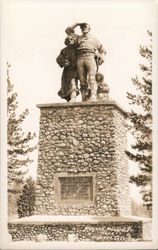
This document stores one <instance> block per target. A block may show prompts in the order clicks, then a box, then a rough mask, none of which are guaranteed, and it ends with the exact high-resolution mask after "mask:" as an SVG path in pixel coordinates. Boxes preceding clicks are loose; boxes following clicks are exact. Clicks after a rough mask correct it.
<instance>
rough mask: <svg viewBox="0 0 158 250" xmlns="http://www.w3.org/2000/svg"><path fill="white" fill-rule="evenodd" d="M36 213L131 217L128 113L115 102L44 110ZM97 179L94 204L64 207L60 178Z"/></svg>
mask: <svg viewBox="0 0 158 250" xmlns="http://www.w3.org/2000/svg"><path fill="white" fill-rule="evenodd" d="M39 106H40V110H41V116H40V136H39V158H38V175H37V191H36V207H35V214H48V215H129V214H130V200H129V182H128V165H127V159H126V155H125V149H126V127H125V113H124V112H123V111H122V110H121V109H120V108H119V107H118V106H117V105H116V104H115V103H114V102H112V101H111V102H110V101H109V102H107V103H94V104H93V103H75V104H70V103H65V104H52V105H39ZM60 173H65V174H67V175H70V176H71V175H72V176H79V175H81V174H82V175H84V174H88V173H92V174H95V176H96V177H95V178H96V179H95V180H96V184H95V186H94V188H95V197H94V202H93V203H89V204H88V203H87V204H86V203H84V202H81V203H80V204H60V203H59V202H58V197H57V196H56V192H55V189H56V186H55V175H56V174H60Z"/></svg>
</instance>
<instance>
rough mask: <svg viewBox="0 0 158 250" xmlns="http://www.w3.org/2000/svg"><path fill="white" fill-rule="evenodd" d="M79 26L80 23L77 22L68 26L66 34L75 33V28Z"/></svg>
mask: <svg viewBox="0 0 158 250" xmlns="http://www.w3.org/2000/svg"><path fill="white" fill-rule="evenodd" d="M77 26H80V23H75V24H73V25H71V26H69V27H67V28H66V30H65V32H66V34H67V35H71V34H72V33H75V28H76V27H77Z"/></svg>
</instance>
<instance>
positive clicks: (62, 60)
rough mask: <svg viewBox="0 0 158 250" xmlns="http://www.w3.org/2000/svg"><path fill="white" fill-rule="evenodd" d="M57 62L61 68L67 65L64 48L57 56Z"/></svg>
mask: <svg viewBox="0 0 158 250" xmlns="http://www.w3.org/2000/svg"><path fill="white" fill-rule="evenodd" d="M56 61H57V63H58V64H59V66H60V67H61V68H63V67H64V66H65V50H64V49H62V50H61V52H60V55H59V56H58V57H57V58H56Z"/></svg>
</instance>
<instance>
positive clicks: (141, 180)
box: [126, 31, 152, 215]
mask: <svg viewBox="0 0 158 250" xmlns="http://www.w3.org/2000/svg"><path fill="white" fill-rule="evenodd" d="M148 34H149V37H150V40H151V41H152V33H151V32H149V31H148ZM139 53H140V55H141V56H142V57H143V60H144V62H143V64H140V70H141V72H143V77H142V78H141V80H139V78H138V76H136V77H135V78H132V83H133V84H134V86H135V88H136V90H137V94H132V93H128V92H127V98H128V99H129V100H130V102H129V104H130V105H132V106H133V109H134V110H131V111H130V112H129V114H128V115H129V116H128V117H129V122H130V123H129V129H130V132H131V133H132V135H133V136H134V138H135V143H134V144H133V145H131V147H132V152H129V151H127V152H126V153H127V155H128V156H129V158H130V159H131V160H132V161H135V162H137V163H138V166H139V173H138V174H137V175H136V176H134V175H133V176H131V178H130V181H131V182H132V183H135V184H136V185H137V186H139V187H141V193H142V200H143V204H144V206H145V207H146V208H147V210H148V212H149V214H150V215H151V213H152V45H149V46H140V48H139Z"/></svg>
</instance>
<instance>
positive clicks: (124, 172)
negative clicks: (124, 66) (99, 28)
mask: <svg viewBox="0 0 158 250" xmlns="http://www.w3.org/2000/svg"><path fill="white" fill-rule="evenodd" d="M77 26H79V27H81V31H82V35H81V36H79V35H77V34H76V33H75V27H77ZM89 31H90V25H89V24H86V23H80V24H75V25H72V26H70V27H68V28H67V29H66V33H67V35H68V37H66V40H65V44H66V46H67V47H66V48H64V49H63V50H62V51H61V52H60V54H59V56H58V57H57V62H58V64H59V65H60V67H63V68H64V70H63V73H62V79H61V88H60V90H59V92H58V94H59V96H61V98H64V99H66V100H67V102H63V103H51V104H38V105H37V107H38V108H39V109H40V134H39V156H38V170H37V188H36V205H35V211H34V216H31V217H30V219H29V220H28V218H24V219H19V220H12V221H10V222H9V232H10V234H11V235H12V238H13V240H39V239H41V241H42V239H43V240H45V241H70V240H71V241H95V242H105V241H142V240H149V239H151V221H150V220H149V219H146V220H145V219H140V218H136V217H132V216H131V199H130V189H129V175H128V160H127V156H126V154H125V150H126V149H127V128H126V117H127V114H126V112H125V111H124V110H123V109H122V108H121V107H120V106H119V105H118V104H117V103H116V102H115V101H112V100H109V87H108V85H107V84H106V83H105V82H104V76H103V74H101V73H100V72H99V65H100V64H102V63H103V61H104V58H103V57H104V56H105V54H106V52H105V50H104V49H103V46H102V45H101V44H100V42H99V41H98V40H97V39H96V38H94V37H92V36H91V35H90V34H89ZM79 92H80V94H81V95H82V101H81V102H76V96H77V95H78V94H79ZM41 235H42V236H41Z"/></svg>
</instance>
